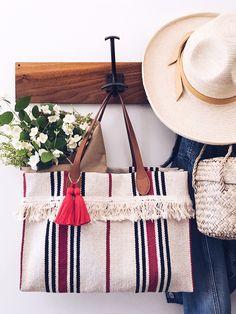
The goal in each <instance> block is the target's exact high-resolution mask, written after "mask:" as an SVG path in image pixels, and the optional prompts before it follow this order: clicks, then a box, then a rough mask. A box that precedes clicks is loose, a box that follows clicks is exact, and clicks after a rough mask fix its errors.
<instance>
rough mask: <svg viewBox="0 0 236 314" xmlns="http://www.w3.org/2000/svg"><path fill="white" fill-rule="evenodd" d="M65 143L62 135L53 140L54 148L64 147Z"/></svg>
mask: <svg viewBox="0 0 236 314" xmlns="http://www.w3.org/2000/svg"><path fill="white" fill-rule="evenodd" d="M65 145H66V140H65V139H64V137H58V138H57V139H56V141H55V145H54V146H55V148H56V149H60V148H62V147H64V146H65Z"/></svg>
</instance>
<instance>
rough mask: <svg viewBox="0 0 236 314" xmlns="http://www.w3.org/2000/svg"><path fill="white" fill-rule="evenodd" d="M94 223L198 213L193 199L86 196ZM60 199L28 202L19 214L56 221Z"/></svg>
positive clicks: (187, 216)
mask: <svg viewBox="0 0 236 314" xmlns="http://www.w3.org/2000/svg"><path fill="white" fill-rule="evenodd" d="M85 203H86V206H87V209H88V212H89V214H90V218H91V222H94V221H107V220H110V221H123V220H129V221H138V220H141V219H142V220H156V219H159V218H163V219H174V220H177V221H180V220H183V219H190V218H193V217H194V215H195V212H194V210H193V208H192V202H191V200H190V199H186V200H184V201H181V202H176V201H169V200H168V201H167V200H164V199H163V198H162V199H161V200H160V199H158V198H148V199H147V198H146V199H145V198H140V197H137V199H135V198H134V199H131V200H130V199H129V200H126V201H125V200H113V199H111V198H107V199H105V200H104V199H100V200H99V199H95V200H94V199H93V200H92V199H91V200H88V199H85ZM60 205H61V200H58V201H55V200H52V201H51V202H37V201H31V202H25V203H23V206H22V207H21V208H20V209H19V211H18V213H17V215H18V217H19V219H20V220H27V221H29V222H39V221H43V220H46V219H49V220H50V221H53V220H54V219H55V217H56V215H57V212H58V210H59V208H60Z"/></svg>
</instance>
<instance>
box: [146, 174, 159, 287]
mask: <svg viewBox="0 0 236 314" xmlns="http://www.w3.org/2000/svg"><path fill="white" fill-rule="evenodd" d="M147 174H148V177H149V179H150V190H149V192H148V195H154V190H153V181H152V171H147ZM146 228H147V242H148V262H149V287H148V292H155V291H156V289H157V281H158V263H157V249H156V233H155V222H154V221H151V220H148V221H147V222H146Z"/></svg>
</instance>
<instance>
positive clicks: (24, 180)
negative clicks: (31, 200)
mask: <svg viewBox="0 0 236 314" xmlns="http://www.w3.org/2000/svg"><path fill="white" fill-rule="evenodd" d="M23 197H26V176H25V173H23Z"/></svg>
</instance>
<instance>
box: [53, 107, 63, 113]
mask: <svg viewBox="0 0 236 314" xmlns="http://www.w3.org/2000/svg"><path fill="white" fill-rule="evenodd" d="M53 110H54V111H55V112H56V113H57V114H59V113H60V111H61V107H60V106H58V105H54V106H53Z"/></svg>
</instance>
